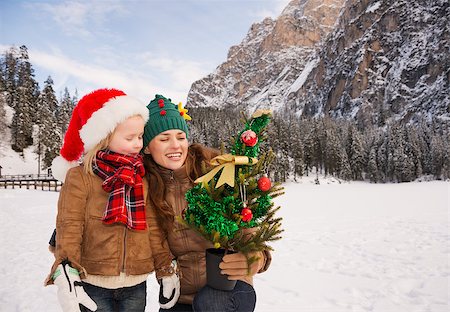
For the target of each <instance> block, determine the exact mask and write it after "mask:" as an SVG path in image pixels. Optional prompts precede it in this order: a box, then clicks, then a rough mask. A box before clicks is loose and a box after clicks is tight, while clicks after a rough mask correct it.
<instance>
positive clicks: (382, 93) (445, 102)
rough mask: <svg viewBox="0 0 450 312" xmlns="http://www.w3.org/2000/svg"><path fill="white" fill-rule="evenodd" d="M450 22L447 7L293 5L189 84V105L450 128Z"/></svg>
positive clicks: (388, 0)
mask: <svg viewBox="0 0 450 312" xmlns="http://www.w3.org/2000/svg"><path fill="white" fill-rule="evenodd" d="M449 16H450V9H449V2H448V1H447V0H415V1H409V0H398V1H392V0H379V1H376V0H347V1H345V3H344V1H330V0H310V1H307V0H295V1H291V2H290V3H289V4H288V6H287V7H286V8H285V9H284V11H283V12H282V14H281V15H280V16H279V17H278V18H277V19H276V20H272V19H269V18H267V19H265V20H264V21H262V22H261V23H257V24H254V25H252V27H251V29H250V31H249V32H248V34H247V36H246V38H245V39H244V40H243V41H242V42H241V43H240V44H239V45H237V46H233V47H231V48H230V50H229V53H228V59H227V61H226V62H225V63H223V64H221V65H220V66H219V67H218V68H217V69H216V71H215V72H214V73H212V74H210V75H208V76H207V77H205V78H204V79H201V80H199V81H196V82H195V83H194V84H193V85H192V87H191V90H190V92H189V95H188V105H189V106H192V107H201V106H213V107H223V106H226V105H233V106H239V105H241V106H242V107H243V108H246V109H248V110H249V111H251V110H253V109H255V108H256V107H259V106H264V107H267V106H269V107H271V108H272V109H275V110H277V109H283V110H284V111H287V112H289V113H295V114H297V115H303V116H331V117H334V118H344V119H355V120H356V121H357V122H358V123H359V125H360V126H366V125H377V126H383V125H384V124H385V123H386V122H387V121H388V120H389V119H395V120H404V121H406V122H410V121H417V120H421V119H425V120H426V121H430V120H432V119H434V120H437V121H442V122H444V123H450V92H449V91H450V88H449V79H450V52H449V49H450V48H449V45H450V41H449Z"/></svg>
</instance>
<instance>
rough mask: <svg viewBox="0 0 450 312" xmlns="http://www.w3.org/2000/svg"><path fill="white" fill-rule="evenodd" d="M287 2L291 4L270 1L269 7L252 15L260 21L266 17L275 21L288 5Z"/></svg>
mask: <svg viewBox="0 0 450 312" xmlns="http://www.w3.org/2000/svg"><path fill="white" fill-rule="evenodd" d="M289 2H291V0H276V1H271V3H270V4H271V6H270V7H264V8H262V9H260V10H257V11H255V12H254V13H253V15H254V16H255V17H256V18H258V19H260V20H262V19H264V18H266V17H271V18H273V19H276V18H277V17H278V16H279V15H280V14H281V12H282V11H283V9H284V8H285V7H286V6H287V5H288V3H289Z"/></svg>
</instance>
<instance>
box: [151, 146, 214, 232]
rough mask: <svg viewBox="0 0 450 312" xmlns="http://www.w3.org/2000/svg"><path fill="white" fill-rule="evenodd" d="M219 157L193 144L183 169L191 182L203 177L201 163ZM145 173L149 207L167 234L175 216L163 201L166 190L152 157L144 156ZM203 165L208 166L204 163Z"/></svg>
mask: <svg viewBox="0 0 450 312" xmlns="http://www.w3.org/2000/svg"><path fill="white" fill-rule="evenodd" d="M217 155H219V151H218V150H215V149H212V148H208V147H205V146H203V145H201V144H198V143H193V144H191V145H190V146H189V148H188V154H187V157H186V161H185V169H186V172H187V175H188V177H189V179H190V180H191V182H192V183H193V182H194V181H195V179H197V178H198V177H200V176H201V175H203V173H204V172H202V163H204V162H205V161H209V160H210V159H212V158H213V157H215V156H217ZM144 165H145V172H146V175H147V179H148V184H149V192H148V197H149V200H150V203H151V205H152V206H153V207H154V209H155V211H156V216H157V220H158V223H159V225H160V227H161V228H162V230H163V231H165V232H166V233H168V232H169V231H171V230H172V229H173V224H174V221H175V216H174V212H173V209H172V207H170V206H169V204H168V203H167V202H166V200H165V195H166V194H165V192H166V188H165V185H164V181H163V179H162V177H161V173H160V172H161V167H160V166H158V164H156V163H155V161H154V160H153V157H152V156H151V155H148V154H144ZM205 165H208V164H207V163H205Z"/></svg>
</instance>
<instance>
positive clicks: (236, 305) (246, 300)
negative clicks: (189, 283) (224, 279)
mask: <svg viewBox="0 0 450 312" xmlns="http://www.w3.org/2000/svg"><path fill="white" fill-rule="evenodd" d="M255 305H256V293H255V289H254V288H253V286H252V285H249V284H247V283H245V282H242V281H237V283H236V286H235V287H234V289H233V290H230V291H223V290H217V289H214V288H211V287H209V286H205V287H203V288H202V289H200V291H199V292H198V293H197V294H196V295H195V298H194V302H193V303H192V306H190V305H186V304H178V303H177V304H176V305H175V306H174V307H173V308H171V309H167V310H165V309H160V310H159V311H160V312H165V311H178V312H181V311H182V312H190V311H192V312H252V311H254V310H255Z"/></svg>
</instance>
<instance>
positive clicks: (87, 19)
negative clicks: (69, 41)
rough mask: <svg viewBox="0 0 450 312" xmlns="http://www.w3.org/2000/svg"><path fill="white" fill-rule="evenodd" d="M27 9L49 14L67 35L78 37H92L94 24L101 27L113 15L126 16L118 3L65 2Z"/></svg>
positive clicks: (33, 4) (38, 4)
mask: <svg viewBox="0 0 450 312" xmlns="http://www.w3.org/2000/svg"><path fill="white" fill-rule="evenodd" d="M27 7H29V8H32V9H33V10H37V11H42V12H44V13H48V14H49V16H50V17H51V18H52V19H53V20H54V21H55V22H56V24H57V25H58V26H59V27H60V28H61V29H62V30H63V31H64V32H65V33H66V34H67V35H71V36H77V37H82V38H83V37H84V38H85V37H91V36H92V35H93V34H92V30H93V29H94V30H95V27H92V24H95V25H97V26H98V25H101V24H102V23H103V22H104V21H106V20H107V17H108V16H110V15H111V14H113V13H115V14H126V12H127V11H126V9H125V8H124V7H123V6H122V4H121V3H120V2H118V1H113V0H110V1H63V2H56V3H54V2H47V3H45V2H37V3H35V2H33V3H28V4H27Z"/></svg>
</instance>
